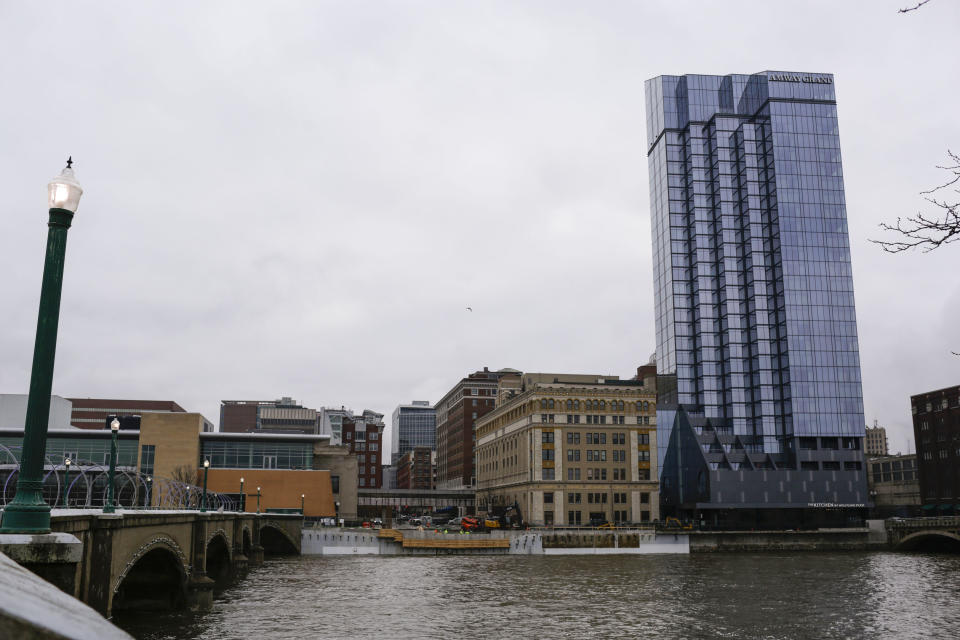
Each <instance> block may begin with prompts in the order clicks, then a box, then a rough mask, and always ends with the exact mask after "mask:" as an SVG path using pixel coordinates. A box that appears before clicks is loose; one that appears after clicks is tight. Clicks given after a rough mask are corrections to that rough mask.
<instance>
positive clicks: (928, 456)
mask: <svg viewBox="0 0 960 640" xmlns="http://www.w3.org/2000/svg"><path fill="white" fill-rule="evenodd" d="M956 453H957V457H960V447H957V451H956ZM949 456H950V451H949V450H947V449H940V451H938V452H937V457H938V458H940V459H941V460H946V459H947V458H948V457H949ZM923 459H924V460H933V452H932V451H925V452H924V453H923Z"/></svg>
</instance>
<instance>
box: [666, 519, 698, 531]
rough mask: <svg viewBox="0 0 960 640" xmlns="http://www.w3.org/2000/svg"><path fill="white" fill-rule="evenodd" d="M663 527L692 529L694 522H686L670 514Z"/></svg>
mask: <svg viewBox="0 0 960 640" xmlns="http://www.w3.org/2000/svg"><path fill="white" fill-rule="evenodd" d="M663 528H664V529H680V530H683V531H690V530H692V529H693V523H692V522H686V523H684V522H680V520H679V519H678V518H674V517H673V516H668V517H667V519H666V520H664V522H663Z"/></svg>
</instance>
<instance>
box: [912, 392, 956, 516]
mask: <svg viewBox="0 0 960 640" xmlns="http://www.w3.org/2000/svg"><path fill="white" fill-rule="evenodd" d="M910 404H911V408H912V411H913V436H914V439H915V440H916V443H917V465H918V470H919V475H920V498H921V500H922V502H923V510H924V515H945V514H956V513H960V386H955V387H947V388H946V389H939V390H937V391H928V392H927V393H920V394H917V395H915V396H911V398H910Z"/></svg>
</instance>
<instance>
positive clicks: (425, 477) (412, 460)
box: [397, 447, 435, 490]
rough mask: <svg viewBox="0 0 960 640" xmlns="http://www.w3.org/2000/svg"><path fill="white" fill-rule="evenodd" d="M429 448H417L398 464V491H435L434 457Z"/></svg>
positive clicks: (408, 452)
mask: <svg viewBox="0 0 960 640" xmlns="http://www.w3.org/2000/svg"><path fill="white" fill-rule="evenodd" d="M434 455H435V454H434V452H433V451H432V450H431V449H430V448H429V447H415V448H413V449H411V450H410V451H407V452H406V453H404V454H403V455H402V456H400V460H399V461H398V462H397V489H427V490H430V489H433V457H434Z"/></svg>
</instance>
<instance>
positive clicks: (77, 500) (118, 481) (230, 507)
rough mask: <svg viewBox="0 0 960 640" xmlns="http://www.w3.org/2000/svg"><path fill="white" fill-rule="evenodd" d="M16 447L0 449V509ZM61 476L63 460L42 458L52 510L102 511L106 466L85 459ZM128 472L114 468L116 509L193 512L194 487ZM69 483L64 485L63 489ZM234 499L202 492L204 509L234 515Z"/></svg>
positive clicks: (12, 485)
mask: <svg viewBox="0 0 960 640" xmlns="http://www.w3.org/2000/svg"><path fill="white" fill-rule="evenodd" d="M20 449H21V448H20V447H6V446H4V445H0V507H4V506H6V505H7V503H8V502H10V501H12V500H13V498H14V496H15V495H16V490H17V477H18V476H19V475H20V462H19V456H18V455H16V453H15V452H19V451H20ZM72 462H73V464H71V465H70V471H69V473H68V472H67V468H66V465H65V464H64V463H63V461H61V462H59V463H55V462H53V461H52V460H51V459H50V458H49V457H47V458H46V459H45V463H44V476H43V496H44V499H45V500H46V501H47V503H48V504H49V505H50V506H51V507H54V508H64V507H68V508H93V509H99V508H102V507H103V506H104V505H105V504H106V503H107V485H108V484H109V475H110V474H109V467H108V466H107V465H104V464H101V463H95V462H91V461H89V460H83V459H79V460H74V461H72ZM148 478H149V476H147V475H145V474H142V473H138V472H137V470H136V469H134V468H131V467H117V468H116V470H115V472H114V480H113V485H114V486H113V490H114V496H115V499H116V505H117V507H118V508H124V509H199V508H200V502H201V500H202V497H203V487H198V486H197V485H195V484H191V483H188V482H182V481H179V480H172V479H169V478H153V479H150V480H148ZM68 483H69V484H68ZM239 506H240V505H239V504H238V500H237V498H236V496H231V495H226V494H221V493H217V492H214V491H207V510H209V511H217V510H220V509H223V510H224V511H236V510H238V508H239Z"/></svg>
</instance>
